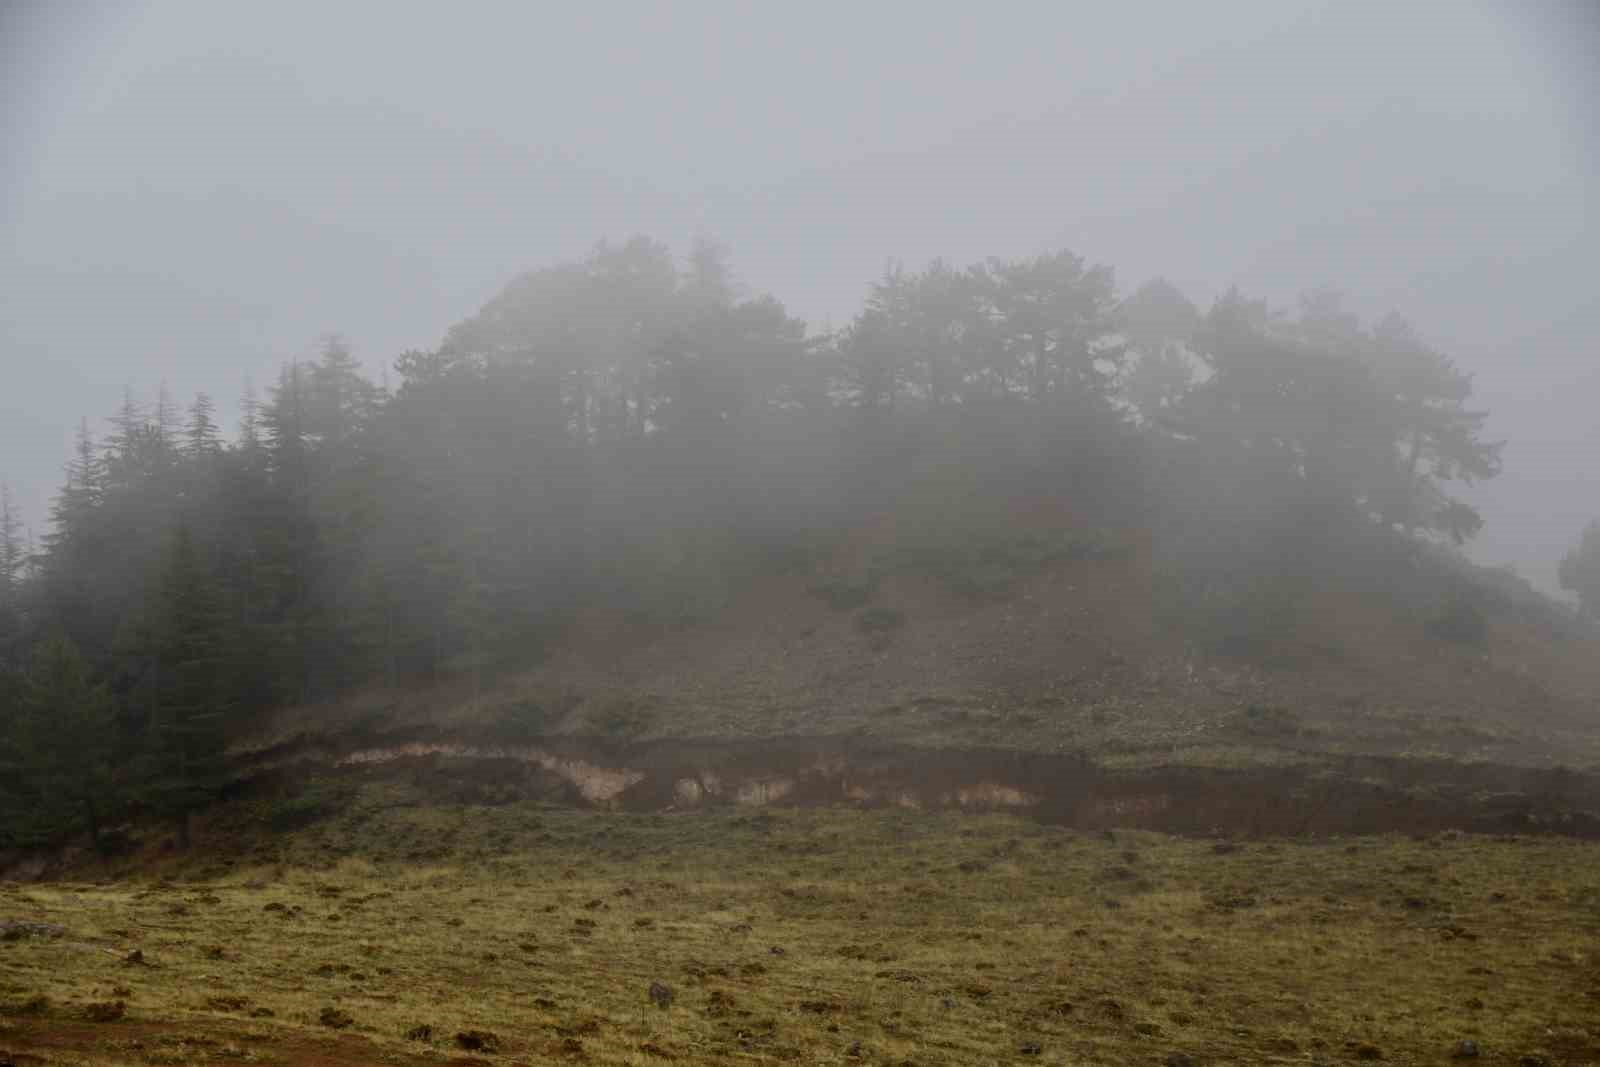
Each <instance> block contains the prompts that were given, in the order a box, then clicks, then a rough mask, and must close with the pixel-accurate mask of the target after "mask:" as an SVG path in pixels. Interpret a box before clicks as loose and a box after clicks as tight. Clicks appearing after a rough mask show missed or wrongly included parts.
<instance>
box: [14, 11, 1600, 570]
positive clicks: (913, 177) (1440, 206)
mask: <svg viewBox="0 0 1600 1067" xmlns="http://www.w3.org/2000/svg"><path fill="white" fill-rule="evenodd" d="M1597 57H1600V5H1596V4H1592V3H1587V2H1584V0H1575V2H1569V3H1560V2H1546V3H1527V4H1503V5H1475V4H1471V3H1466V2H1461V0H1441V2H1422V0H1418V2H1411V3H1338V4H1324V3H1306V2H1290V0H1265V2H1259V3H1226V4H1187V3H1165V4H1124V5H1107V4H1094V5H1090V4H1077V3H1070V4H1069V3H1039V4H962V5H955V4H937V3H926V2H924V3H915V4H838V5H829V4H819V3H808V4H792V5H783V6H779V5H776V4H737V5H732V4H730V5H721V4H718V5H713V4H707V3H689V2H684V3H679V4H672V5H644V4H617V5H598V4H596V5H591V4H583V5H579V4H567V5H555V4H526V3H516V4H489V3H467V4H460V5H440V4H398V3H338V4H328V3H319V4H296V3H277V4H271V5H263V4H252V5H246V4H230V3H214V2H174V3H159V4H150V5H117V6H115V7H113V6H110V5H102V6H98V7H97V6H73V5H66V4H55V3H37V2H36V3H30V2H27V0H23V2H21V3H18V2H16V0H13V2H12V3H11V4H9V5H6V6H0V65H3V68H4V73H3V74H0V79H3V81H0V134H3V140H0V146H3V149H0V150H3V153H4V155H3V173H0V225H3V227H4V235H5V239H4V241H3V242H0V364H3V367H4V370H5V374H4V375H3V376H0V477H4V478H5V479H7V480H9V481H10V482H11V483H12V485H13V487H14V488H15V489H17V490H18V491H19V493H20V495H21V497H22V499H23V501H24V503H25V505H26V507H27V509H28V511H29V513H30V514H31V515H33V516H35V517H39V516H42V515H43V513H44V510H45V506H46V503H47V500H48V497H49V494H50V493H51V492H52V491H53V489H54V487H55V484H56V482H57V478H58V471H59V468H60V465H61V463H62V462H63V460H64V459H65V457H66V454H67V449H68V444H69V442H70V439H71V434H72V427H73V424H74V422H75V420H76V418H77V416H78V415H80V414H87V415H90V416H91V417H97V416H101V415H104V414H106V413H108V412H109V411H111V410H112V409H113V408H114V407H115V405H116V403H117V396H118V393H119V391H120V389H121V387H122V386H123V385H124V384H125V383H129V384H133V385H135V386H137V387H139V388H141V389H144V390H146V391H148V390H153V388H154V387H155V386H156V384H157V383H159V382H161V381H162V380H165V381H166V382H168V383H169V385H170V386H171V388H172V389H173V391H174V392H175V393H176V394H178V395H179V396H180V397H187V396H188V395H190V394H192V393H193V392H194V391H195V390H198V389H204V390H208V391H210V392H212V393H214V394H216V396H217V398H218V400H219V401H220V402H221V403H223V404H224V405H225V406H226V405H227V404H229V403H230V402H231V401H232V399H233V398H234V397H235V396H237V394H238V392H239V389H240V385H241V383H242V382H243V380H244V379H245V377H246V376H247V375H250V376H254V378H255V379H256V380H257V381H258V382H261V381H265V380H267V379H268V378H269V377H270V375H271V374H272V372H273V369H274V367H275V366H276V364H277V363H278V362H279V361H281V360H283V359H285V358H288V357H291V356H295V355H302V354H305V353H307V352H309V351H310V350H311V349H312V348H313V347H314V345H315V342H316V338H317V336H318V335H319V334H320V333H322V332H324V331H327V330H339V331H341V332H343V333H344V334H345V335H346V336H348V337H349V338H350V339H351V340H352V342H353V343H354V344H355V346H356V348H357V350H358V351H359V352H360V353H361V354H362V356H363V357H364V358H366V359H367V360H368V362H369V363H370V364H372V365H373V366H375V367H376V366H380V365H383V364H386V363H388V362H389V361H390V360H391V359H392V358H393V356H394V355H396V354H398V352H399V351H401V350H402V349H404V348H408V347H424V346H431V345H432V344H434V343H436V342H437V341H438V340H439V338H440V336H441V335H442V334H443V332H444V330H445V329H446V328H447V327H448V326H449V325H450V324H452V323H453V322H455V321H457V320H459V319H461V318H463V317H465V316H466V315H468V314H470V313H471V312H473V311H474V310H476V308H477V307H478V305H479V304H480V303H481V302H482V301H483V300H485V299H487V298H488V297H489V296H490V295H491V294H492V293H493V292H494V291H495V290H496V289H497V288H498V287H499V286H500V285H501V284H503V283H504V282H505V281H507V280H508V279H509V278H510V277H511V276H512V275H514V274H515V273H517V272H519V271H521V270H523V269H526V268H528V267H531V266H535V265H539V264H542V263H546V262H549V261H551V260H555V259H561V258H569V257H573V256H577V255H581V254H582V253H583V252H584V251H585V250H586V249H587V248H588V247H589V246H590V245H591V244H592V243H593V242H594V241H595V240H596V239H598V238H600V237H605V236H609V237H612V238H623V237H626V236H628V235H630V234H632V233H635V232H645V233H649V234H651V235H653V236H656V237H658V238H661V239H663V240H667V241H669V242H672V243H673V244H674V245H675V246H677V247H679V248H684V247H686V245H687V242H688V240H689V239H690V238H691V237H692V236H693V235H694V234H696V233H706V234H710V235H713V236H715V237H717V238H718V239H720V240H721V241H723V242H724V243H726V244H728V245H730V246H731V248H732V250H733V253H734V259H735V264H736V267H737V269H738V270H739V272H740V274H741V276H742V278H743V279H744V281H745V282H746V283H747V284H748V285H749V286H750V287H751V288H753V289H758V290H770V291H772V292H774V293H776V294H777V295H779V296H780V297H782V298H783V299H784V300H786V301H787V302H788V303H789V304H790V306H791V308H792V310H793V311H794V312H795V313H797V314H800V315H803V316H805V317H806V318H808V319H810V320H811V321H813V322H814V323H818V324H821V323H823V322H824V321H827V320H830V319H831V320H832V321H833V322H836V323H837V322H841V321H843V320H844V319H845V318H847V317H848V316H849V315H850V314H851V312H852V311H853V309H854V308H855V306H856V304H857V302H858V300H859V299H860V296H861V294H862V292H863V289H864V287H865V286H866V284H867V283H868V282H869V281H870V280H871V279H872V278H873V277H874V276H875V275H877V274H878V272H879V271H880V270H881V269H882V267H883V265H884V263H885V260H886V259H887V258H889V257H891V256H893V257H899V258H902V259H904V260H905V261H906V262H907V263H909V264H914V265H915V264H920V263H921V262H923V261H924V260H926V259H928V258H930V257H932V256H936V255H943V256H946V257H949V258H951V259H954V260H956V261H958V262H965V261H967V260H971V259H976V258H979V257H982V256H985V255H1001V256H1014V255H1023V254H1028V253H1032V252H1038V251H1043V250H1046V249H1050V248H1056V247H1061V246H1063V245H1064V246H1066V247H1069V248H1072V249H1073V250H1075V251H1077V252H1079V253H1080V254H1083V255H1085V256H1087V257H1089V258H1090V259H1092V260H1095V261H1103V262H1108V263H1111V264H1112V265H1114V266H1115V267H1116V268H1117V271H1118V276H1119V278H1120V279H1121V280H1122V283H1123V285H1124V287H1125V288H1131V287H1132V286H1134V285H1136V284H1137V283H1138V282H1140V281H1142V280H1144V279H1145V278H1147V277H1149V276H1151V275H1153V274H1158V273H1159V274H1164V275H1166V276H1168V277H1170V278H1171V279H1173V280H1174V281H1176V282H1177V283H1178V284H1179V285H1180V286H1181V287H1183V288H1184V289H1185V290H1186V291H1187V292H1188V293H1189V294H1190V296H1191V297H1193V298H1195V299H1197V300H1199V301H1201V302H1202V303H1204V302H1205V301H1207V300H1209V299H1210V298H1211V297H1212V296H1214V295H1215V294H1216V293H1218V292H1219V291H1221V290H1222V289H1224V288H1226V287H1227V286H1228V285H1231V284H1238V285H1240V286H1241V287H1242V288H1244V289H1245V290H1246V291H1247V292H1250V293H1252V294H1256V295H1261V296H1266V297H1269V298H1271V299H1273V300H1274V301H1276V302H1281V303H1289V302H1291V301H1292V300H1293V299H1294V297H1295V294H1296V293H1297V292H1299V291H1301V290H1303V289H1306V288H1309V287H1312V286H1316V285H1319V284H1323V283H1333V284H1335V285H1337V286H1339V287H1340V288H1342V289H1344V290H1345V291H1346V292H1347V293H1348V294H1349V298H1350V300H1351V302H1352V303H1353V304H1354V305H1355V306H1356V307H1357V308H1359V309H1360V310H1362V311H1364V312H1367V313H1369V314H1375V313H1380V312H1382V311H1386V310H1388V309H1390V308H1393V309H1396V310H1399V311H1400V312H1402V313H1403V314H1405V315H1407V316H1408V317H1410V318H1411V319H1412V320H1413V321H1414V322H1415V323H1416V324H1417V325H1418V326H1419V327H1420V328H1421V329H1422V331H1423V332H1424V333H1425V335H1427V336H1428V337H1429V338H1431V339H1432V340H1434V341H1435V342H1436V343H1438V344H1439V345H1441V346H1443V347H1445V348H1446V349H1447V350H1448V351H1450V352H1451V353H1452V354H1454V355H1455V356H1456V357H1457V358H1458V360H1459V361H1460V362H1461V363H1462V364H1463V365H1465V366H1467V367H1468V368H1469V369H1471V370H1473V371H1474V372H1475V373H1476V374H1477V380H1478V384H1479V393H1480V402H1481V404H1482V405H1483V406H1486V407H1488V408H1490V409H1491V410H1492V411H1493V412H1494V423H1493V426H1494V432H1495V433H1496V434H1497V435H1499V436H1504V437H1508V438H1510V439H1511V441H1512V444H1511V446H1510V448H1509V449H1508V451H1507V454H1506V459H1507V471H1506V474H1505V475H1504V476H1503V477H1502V478H1501V479H1499V480H1498V481H1497V482H1496V483H1494V484H1492V485H1491V486H1489V487H1487V488H1486V489H1485V490H1484V491H1482V492H1481V493H1479V494H1478V499H1479V501H1480V502H1481V503H1482V504H1483V506H1484V508H1485V513H1486V516H1487V518H1488V520H1489V525H1488V528H1487V529H1486V531H1485V533H1484V535H1483V537H1482V538H1481V540H1480V543H1479V545H1478V546H1477V549H1476V552H1477V554H1478V555H1479V556H1480V557H1482V558H1484V559H1486V560H1490V561H1494V562H1515V563H1517V564H1518V565H1519V567H1520V569H1521V570H1522V572H1523V573H1525V574H1527V575H1528V576H1529V577H1532V578H1535V579H1536V580H1538V581H1540V582H1542V583H1544V584H1550V583H1551V582H1552V580H1553V579H1552V575H1553V568H1554V560H1555V558H1556V557H1557V556H1558V555H1559V553H1560V552H1561V550H1562V549H1563V548H1564V547H1565V546H1566V544H1567V543H1569V542H1570V541H1571V540H1572V539H1573V538H1575V536H1576V534H1577V531H1578V529H1579V527H1580V526H1581V524H1582V522H1583V521H1584V520H1585V519H1586V518H1588V517H1589V516H1591V515H1593V514H1600V474H1597V473H1595V471H1594V469H1593V457H1595V456H1596V455H1597V454H1600V418H1597V417H1596V415H1595V413H1594V412H1595V409H1596V401H1597V400H1600V290H1597V288H1596V285H1595V281H1594V279H1595V268H1594V261H1595V258H1596V253H1597V252H1600V223H1597V220H1596V200H1597V192H1600V180H1597V175H1600V133H1597V131H1600V108H1597V105H1596V104H1595V103H1594V101H1595V100H1596V99H1600V78H1597V77H1596V74H1595V71H1596V70H1597V69H1600V59H1597Z"/></svg>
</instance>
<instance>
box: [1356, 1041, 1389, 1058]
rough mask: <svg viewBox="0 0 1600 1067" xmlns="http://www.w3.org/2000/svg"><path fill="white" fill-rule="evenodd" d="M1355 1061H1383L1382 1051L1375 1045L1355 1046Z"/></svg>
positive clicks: (1363, 1044)
mask: <svg viewBox="0 0 1600 1067" xmlns="http://www.w3.org/2000/svg"><path fill="white" fill-rule="evenodd" d="M1356 1059H1358V1060H1381V1059H1383V1050H1382V1049H1381V1048H1379V1047H1378V1046H1377V1045H1371V1044H1366V1043H1362V1044H1359V1045H1357V1046H1356Z"/></svg>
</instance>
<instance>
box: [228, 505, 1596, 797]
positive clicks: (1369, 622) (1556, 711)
mask: <svg viewBox="0 0 1600 1067" xmlns="http://www.w3.org/2000/svg"><path fill="white" fill-rule="evenodd" d="M1030 522H1031V530H1030V531H1029V532H1028V533H1025V534H1015V535H1013V536H1014V537H1016V538H1017V539H1018V540H1020V541H1027V542H1029V543H1032V544H1053V545H1066V546H1068V549H1067V550H1063V551H1061V552H1059V553H1055V554H1054V555H1052V553H1050V552H1035V553H1033V554H1032V555H1030V556H1028V557H1026V558H1024V559H1022V560H1020V561H1018V560H1017V559H1012V560H1010V561H1009V562H1008V564H1007V567H1008V569H1007V570H1006V571H1005V573H1004V575H1003V581H999V582H996V583H994V584H995V585H996V590H997V591H995V590H991V591H989V592H988V593H986V594H985V595H974V594H973V593H972V591H971V589H970V588H968V583H965V581H964V580H965V579H966V578H968V577H969V572H968V571H965V570H961V571H958V572H956V573H954V574H952V573H950V572H949V571H948V570H946V572H945V573H942V574H940V573H936V571H937V568H933V569H930V568H928V567H926V566H910V567H894V566H883V565H875V563H874V561H875V560H882V559H884V558H889V557H891V556H892V554H893V553H894V551H895V549H896V546H897V544H898V543H899V542H898V541H897V537H896V532H895V531H894V529H893V527H892V524H891V523H890V522H889V520H887V519H884V520H881V521H880V522H879V523H878V524H877V525H875V526H874V527H871V528H869V529H866V530H862V531H858V532H857V533H856V534H855V535H853V536H851V537H849V538H845V539H843V540H841V542H840V543H838V544H837V545H836V546H835V547H834V548H833V549H832V551H831V552H830V553H829V554H828V555H827V556H826V557H824V558H821V559H818V560H816V561H815V562H814V563H813V564H812V565H811V566H810V567H808V568H806V569H805V571H804V572H803V573H789V574H780V573H765V574H758V575H755V576H753V577H751V578H750V579H749V580H748V581H744V582H742V583H740V584H739V585H738V586H737V587H736V588H733V589H731V590H730V591H729V593H728V595H727V596H726V599H725V601H724V602H722V603H721V604H720V605H719V607H718V608H717V610H716V611H715V612H714V613H712V614H709V615H708V616H707V617H705V618H703V619H700V620H696V621H693V622H689V623H684V624H679V625H673V626H661V625H656V624H650V623H642V622H639V621H637V620H632V619H630V618H629V617H628V616H626V615H625V614H624V613H622V612H620V611H617V610H614V609H607V608H606V607H603V606H596V607H594V608H592V609H590V610H588V611H586V612H584V613H582V614H581V615H580V616H579V617H578V618H577V620H576V622H575V623H574V624H573V625H572V626H571V627H570V628H569V629H568V630H567V631H565V632H564V633H563V634H562V635H561V636H560V637H559V639H558V640H556V641H555V642H554V643H552V644H551V645H550V646H549V647H548V648H547V649H546V650H545V653H544V655H543V658H542V662H540V663H538V664H537V665H535V666H532V667H530V668H528V669H526V670H523V671H513V672H507V673H505V674H503V675H501V676H498V677H493V678H489V679H480V680H479V681H478V682H477V684H476V685H475V684H474V683H473V682H472V681H471V680H469V679H461V678H458V679H456V680H454V681H451V682H448V683H443V684H439V685H436V686H431V687H429V686H423V687H415V688H407V689H406V690H404V691H389V690H384V689H370V690H367V691H365V692H363V693H361V694H359V695H357V696H355V697H353V698H351V699H349V700H347V701H343V702H340V703H338V704H333V705H316V706H305V707H298V708H291V709H287V710H285V711H283V712H281V713H279V714H277V715H274V716H273V717H271V718H270V719H269V720H267V722H266V723H265V724H264V726H263V729H261V730H260V731H258V732H255V733H252V734H250V735H248V736H247V737H245V738H243V739H241V741H240V742H239V744H238V745H237V748H238V749H239V750H240V751H244V752H250V751H257V752H259V751H263V750H268V749H272V748H274V747H277V746H281V745H285V744H288V743H291V742H292V741H293V739H294V738H295V737H296V736H297V735H307V736H310V737H314V738H322V739H325V740H329V741H334V742H337V741H338V739H339V737H340V734H341V732H342V731H344V730H346V729H350V728H355V727H360V732H361V735H362V736H363V737H367V738H368V739H371V738H372V737H374V736H376V737H382V736H385V735H387V736H389V737H403V736H411V735H419V736H420V735H424V734H426V735H428V736H434V737H446V738H448V737H456V738H461V739H465V738H478V737H482V736H486V734H494V733H495V731H496V730H498V729H502V728H503V727H504V726H505V725H506V724H507V723H510V724H512V725H513V726H514V727H515V729H517V730H520V731H522V733H523V734H524V735H526V736H541V737H600V738H610V739H613V740H626V741H630V742H648V741H654V740H662V739H679V740H685V739H701V740H708V741H711V740H740V739H744V740H748V739H761V738H780V737H829V736H834V737H844V738H854V739H860V740H873V741H878V742H890V743H899V744H906V745H913V746H918V747H927V748H939V749H956V750H960V749H980V748H981V749H1017V750H1025V751H1030V752H1050V753H1065V754H1076V755H1081V756H1085V757H1087V758H1088V759H1090V760H1091V761H1093V762H1095V763H1097V764H1100V765H1104V766H1110V767H1115V766H1148V765H1159V764H1181V765H1202V766H1223V767H1226V766H1234V765H1258V764H1281V763H1284V762H1298V761H1308V760H1315V759H1316V758H1318V757H1322V756H1347V755H1367V756H1391V757H1410V758H1417V759H1445V760H1456V761H1464V762H1489V763H1497V764H1510V765H1526V766H1567V767H1572V768H1585V767H1587V768H1596V767H1600V655H1597V653H1600V639H1597V638H1596V636H1595V635H1593V634H1592V633H1587V632H1585V631H1584V630H1582V629H1580V628H1577V627H1575V626H1572V625H1570V624H1568V625H1566V626H1565V627H1563V626H1561V625H1560V624H1559V621H1558V620H1559V619H1560V616H1559V614H1558V613H1557V611H1556V609H1555V608H1554V606H1553V605H1551V606H1548V607H1545V608H1543V609H1542V611H1541V610H1539V605H1538V604H1537V603H1536V600H1537V598H1534V599H1533V600H1531V601H1525V602H1523V603H1520V604H1519V603H1515V602H1512V601H1509V600H1506V599H1504V598H1501V599H1495V598H1494V597H1493V596H1492V595H1491V593H1490V591H1489V590H1488V589H1487V588H1484V589H1482V598H1483V603H1484V605H1485V607H1484V609H1483V616H1484V620H1485V623H1486V630H1485V633H1484V634H1483V636H1482V638H1481V640H1474V641H1471V642H1460V641H1454V640H1450V639H1447V638H1446V637H1442V636H1439V635H1437V634H1436V633H1433V632H1430V630H1431V627H1430V626H1429V620H1430V618H1431V617H1432V616H1431V614H1430V612H1431V610H1432V609H1430V607H1429V604H1430V603H1431V601H1427V600H1424V601H1422V602H1421V603H1413V604H1407V603H1396V602H1395V600H1394V599H1393V598H1392V597H1385V596H1382V595H1379V594H1378V593H1376V592H1372V591H1363V590H1360V589H1351V588H1348V587H1346V588H1331V587H1326V586H1325V587H1321V588H1311V589H1309V590H1307V591H1306V592H1305V593H1304V595H1302V596H1301V598H1300V601H1299V603H1298V604H1297V605H1296V607H1295V611H1294V616H1293V619H1292V620H1291V621H1290V622H1289V623H1288V624H1287V625H1286V626H1284V627H1283V628H1282V629H1281V631H1280V632H1278V633H1277V634H1276V635H1275V640H1274V643H1273V646H1272V648H1271V649H1270V651H1268V652H1267V653H1266V654H1264V655H1258V656H1255V657H1240V656H1228V655H1222V654H1218V653H1216V652H1213V651H1208V650H1206V649H1205V648H1204V647H1203V646H1202V643H1201V640H1198V639H1197V635H1196V634H1195V633H1194V632H1193V629H1192V627H1191V628H1188V629H1185V628H1184V627H1183V626H1181V625H1177V624H1175V623H1174V621H1173V620H1172V619H1170V618H1167V617H1165V616H1164V615H1163V610H1164V607H1165V605H1164V603H1163V601H1162V599H1161V596H1162V593H1161V590H1160V588H1159V585H1160V581H1161V579H1160V576H1159V575H1158V574H1157V569H1156V563H1155V561H1154V560H1153V558H1152V554H1151V551H1150V549H1149V545H1148V539H1147V538H1143V537H1141V536H1140V535H1139V534H1137V533H1127V532H1118V533H1109V534H1108V533H1106V532H1104V531H1100V530H1096V529H1089V528H1079V529H1077V530H1074V529H1073V528H1072V527H1070V526H1065V525H1063V524H1062V523H1061V522H1060V520H1059V519H1057V520H1055V521H1052V520H1051V519H1050V518H1048V517H1047V518H1045V519H1042V520H1041V519H1040V518H1038V517H1037V516H1035V517H1034V518H1033V519H1031V520H1030ZM1013 529H1016V527H1013ZM1073 545H1092V546H1094V550H1093V551H1081V552H1080V551H1073V550H1071V546H1073ZM1072 557H1077V558H1072ZM1480 580H1483V581H1487V580H1488V579H1487V578H1481V579H1480ZM1441 588H1442V585H1441ZM1528 595H1529V597H1532V596H1533V595H1532V594H1531V593H1529V594H1528ZM1530 603H1532V604H1533V606H1532V607H1531V608H1530V606H1529V605H1530ZM1552 620H1557V621H1552ZM1198 636H1199V637H1200V638H1203V637H1204V635H1203V634H1201V635H1198Z"/></svg>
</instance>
